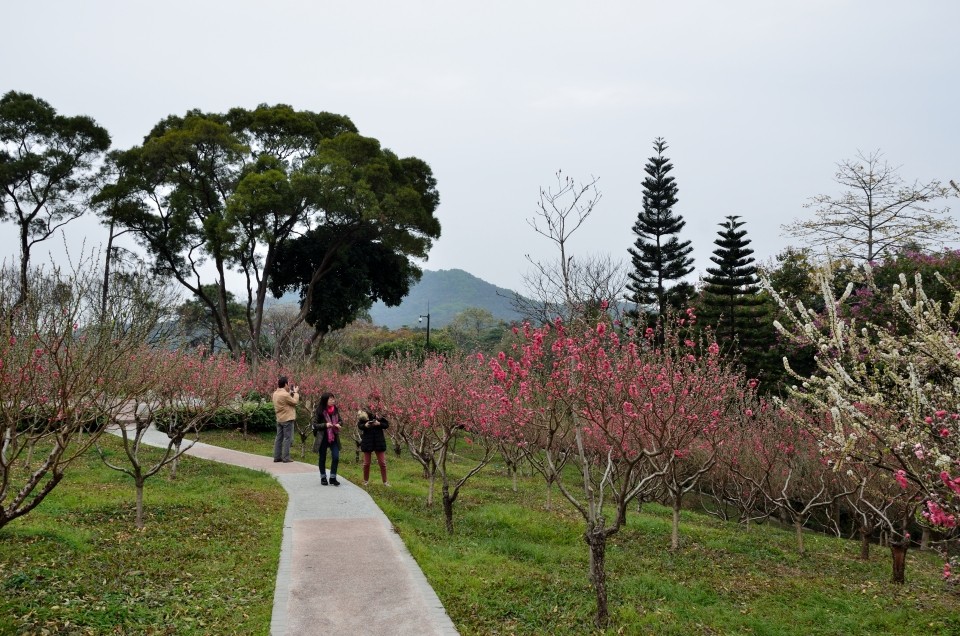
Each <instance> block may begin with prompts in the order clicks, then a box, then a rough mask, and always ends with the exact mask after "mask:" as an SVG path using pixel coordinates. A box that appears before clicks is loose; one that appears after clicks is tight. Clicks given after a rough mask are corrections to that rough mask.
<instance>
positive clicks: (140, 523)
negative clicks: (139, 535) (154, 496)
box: [136, 480, 143, 530]
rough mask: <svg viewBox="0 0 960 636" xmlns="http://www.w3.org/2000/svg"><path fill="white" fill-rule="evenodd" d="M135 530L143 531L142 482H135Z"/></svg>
mask: <svg viewBox="0 0 960 636" xmlns="http://www.w3.org/2000/svg"><path fill="white" fill-rule="evenodd" d="M136 523H137V530H143V480H137V522H136Z"/></svg>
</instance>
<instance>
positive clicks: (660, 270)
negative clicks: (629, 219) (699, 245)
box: [627, 137, 693, 316]
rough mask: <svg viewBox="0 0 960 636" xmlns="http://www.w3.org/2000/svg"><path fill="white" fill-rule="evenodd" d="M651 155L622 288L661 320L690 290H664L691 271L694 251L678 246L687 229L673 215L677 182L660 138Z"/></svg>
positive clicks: (684, 244)
mask: <svg viewBox="0 0 960 636" xmlns="http://www.w3.org/2000/svg"><path fill="white" fill-rule="evenodd" d="M653 149H654V150H655V151H656V153H657V154H656V156H653V157H650V158H649V159H648V160H647V164H646V165H645V166H644V168H643V169H644V172H646V173H647V177H646V178H645V179H644V180H643V209H642V210H641V211H640V212H639V214H638V215H637V220H636V222H635V223H634V224H633V233H634V234H635V235H636V236H637V239H636V241H635V242H634V244H633V247H631V248H630V249H629V250H628V252H629V253H630V258H631V262H632V264H633V271H632V272H630V273H629V274H628V277H629V279H630V283H629V284H628V285H627V289H628V290H629V291H630V292H632V295H631V296H630V298H629V299H630V300H631V301H632V302H634V303H636V305H637V306H638V310H637V311H638V312H639V307H640V306H641V305H643V306H650V305H652V306H653V309H654V310H655V311H656V312H657V315H659V316H664V315H666V313H667V307H670V306H672V307H674V308H676V309H682V308H683V307H682V306H683V305H684V304H685V302H686V300H687V298H689V295H690V293H691V292H692V287H691V286H690V285H689V284H684V283H678V284H677V285H674V286H673V287H672V288H668V287H667V283H668V282H669V281H677V280H680V279H681V278H683V277H684V276H686V275H688V274H690V273H691V272H692V271H693V258H691V257H690V256H689V254H690V252H692V251H693V248H692V247H691V246H690V241H683V242H681V241H680V240H679V239H678V238H677V236H676V235H677V234H679V233H680V230H682V229H683V226H684V225H686V221H684V220H683V217H682V216H680V215H679V214H674V212H673V206H674V205H676V204H677V190H678V188H677V184H676V181H675V180H674V178H673V177H672V176H671V175H670V171H671V170H673V164H671V163H670V160H669V159H667V158H666V157H664V156H663V152H664V151H665V150H666V149H667V143H666V141H664V140H663V139H662V138H661V137H657V139H655V140H654V142H653Z"/></svg>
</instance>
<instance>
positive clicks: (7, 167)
mask: <svg viewBox="0 0 960 636" xmlns="http://www.w3.org/2000/svg"><path fill="white" fill-rule="evenodd" d="M109 147H110V134H109V133H108V132H107V131H106V129H104V128H102V127H101V126H99V125H98V124H97V123H96V122H95V121H94V120H93V119H92V118H90V117H87V116H85V115H77V116H73V117H67V116H65V115H59V114H57V111H56V110H55V109H54V108H53V106H51V105H50V104H49V103H47V102H46V101H44V100H42V99H40V98H37V97H34V96H33V95H29V94H27V93H18V92H16V91H10V92H8V93H6V94H5V95H4V96H3V97H0V221H8V220H12V221H13V222H14V223H15V224H16V225H17V229H18V231H19V238H20V281H19V287H20V290H19V301H18V302H19V303H22V302H24V300H25V298H26V296H27V294H28V292H29V288H28V287H29V280H30V279H29V276H28V271H29V269H30V251H31V249H32V248H33V247H34V246H35V245H36V244H37V243H40V242H42V241H45V240H46V239H48V238H50V237H51V236H52V235H53V234H54V233H55V232H56V231H57V230H59V229H60V228H62V227H63V226H64V225H66V224H67V223H69V222H70V221H73V220H74V219H76V218H78V217H79V216H81V215H82V214H84V212H86V211H87V209H88V202H89V195H90V194H91V192H92V191H93V189H94V187H95V186H96V184H97V172H96V170H95V167H96V164H97V162H98V161H99V160H100V159H101V157H102V156H103V153H104V152H106V151H107V149H108V148H109Z"/></svg>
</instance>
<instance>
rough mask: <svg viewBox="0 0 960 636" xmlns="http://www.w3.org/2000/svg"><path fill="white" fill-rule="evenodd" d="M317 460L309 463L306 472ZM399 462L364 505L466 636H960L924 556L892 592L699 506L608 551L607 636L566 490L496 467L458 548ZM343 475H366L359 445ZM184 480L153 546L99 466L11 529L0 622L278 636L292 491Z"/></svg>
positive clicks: (161, 487) (872, 577) (460, 513)
mask: <svg viewBox="0 0 960 636" xmlns="http://www.w3.org/2000/svg"><path fill="white" fill-rule="evenodd" d="M203 441H204V442H207V443H212V444H219V445H223V446H227V447H230V448H235V449H237V450H245V451H247V452H253V453H256V454H260V455H266V456H269V455H270V454H271V453H272V448H273V434H272V433H264V434H261V435H257V436H249V437H247V438H243V437H242V436H241V435H239V434H238V433H235V432H229V431H209V432H205V433H204V435H203ZM294 457H295V458H299V457H298V451H297V450H295V451H294ZM315 457H316V455H314V454H312V453H310V452H309V450H308V452H307V454H306V456H305V457H304V461H309V462H312V461H314V459H315ZM388 462H389V471H390V482H391V483H392V484H393V488H390V489H385V488H381V487H379V486H377V487H371V488H370V493H371V495H372V496H373V497H374V498H375V499H376V501H377V503H378V504H379V505H380V506H381V507H382V508H383V510H384V512H386V514H387V516H388V517H389V518H390V519H391V521H392V522H393V524H394V526H395V528H396V530H397V532H398V533H399V534H400V536H401V537H402V538H403V540H404V542H405V543H406V545H407V547H408V548H409V550H410V552H411V553H412V554H413V556H414V557H415V558H416V560H417V562H418V563H419V564H420V567H421V568H422V569H423V571H424V573H425V574H426V576H427V578H428V580H429V581H430V583H431V584H432V585H433V587H434V589H435V590H436V591H437V594H438V596H439V597H440V599H441V600H442V601H443V604H444V606H445V607H446V609H447V611H448V613H449V614H450V616H451V618H452V619H453V621H454V624H455V625H456V627H457V629H458V630H459V631H460V633H461V634H463V636H471V635H506V634H518V635H519V634H600V633H605V634H684V635H685V636H687V635H689V634H711V635H720V634H731V635H732V634H769V635H774V634H776V635H781V634H783V635H792V634H796V635H800V634H804V635H806V634H838V635H839V634H843V635H847V634H851V635H856V634H863V635H867V634H871V635H873V634H905V635H906V634H917V633H924V634H931V635H934V634H942V635H948V634H951V635H952V634H957V633H960V596H957V595H956V594H952V593H949V592H947V591H946V590H945V589H944V585H943V583H942V581H941V580H940V568H941V564H940V562H939V560H938V559H937V557H936V555H933V554H929V553H921V552H919V551H916V550H913V551H911V552H910V553H909V554H908V564H907V585H904V586H897V585H893V584H891V583H889V579H890V563H889V552H888V551H887V550H884V549H880V548H877V547H874V549H873V555H872V559H871V560H869V561H866V562H864V561H860V560H858V559H857V556H858V554H859V544H857V543H856V542H853V541H844V540H838V539H835V538H832V537H825V536H821V535H816V534H809V535H808V536H807V537H806V546H807V549H808V553H809V555H808V556H805V557H802V556H800V555H798V554H797V552H796V546H795V542H794V535H793V532H792V530H791V529H779V528H776V527H773V526H753V527H751V528H749V529H747V528H741V527H739V526H736V525H733V524H727V523H723V522H721V521H719V520H716V519H713V518H710V517H705V516H703V515H700V514H697V513H694V512H690V511H685V512H684V513H683V517H682V525H681V547H680V549H679V550H677V551H676V552H670V551H669V550H668V549H667V547H668V546H669V542H670V541H669V537H670V511H669V510H667V509H666V508H662V507H660V506H656V505H652V504H645V505H644V507H643V511H642V512H636V511H635V509H634V511H633V512H631V514H630V517H629V520H628V525H627V527H626V528H624V529H623V530H621V532H620V533H619V534H617V535H615V536H614V537H613V538H612V539H611V541H610V544H609V548H608V554H607V573H608V581H607V582H608V586H609V600H610V613H611V624H610V626H609V627H608V628H607V629H606V630H602V631H600V630H596V629H595V628H594V627H593V625H592V618H593V613H594V610H595V600H594V594H593V591H592V588H591V587H590V584H589V582H588V580H587V559H588V555H587V549H586V545H585V544H584V543H583V540H582V538H581V534H582V532H583V522H582V520H581V519H580V517H579V516H578V515H577V514H576V513H574V512H572V509H571V508H570V507H569V506H568V505H567V504H566V502H565V501H564V500H562V499H561V498H560V495H559V493H556V492H555V493H554V495H553V501H554V505H553V509H547V507H546V489H545V486H544V485H543V484H542V482H541V481H540V480H539V479H538V478H536V477H525V478H522V479H521V480H520V488H519V492H516V493H514V492H513V491H512V490H511V486H510V480H509V478H508V477H507V475H506V474H505V473H504V471H503V469H502V466H497V465H491V466H488V467H487V468H486V469H485V470H484V471H483V472H481V473H480V474H479V475H477V476H475V477H474V478H473V479H472V480H471V481H470V482H468V483H467V485H466V486H465V487H464V489H463V491H462V492H461V496H460V499H459V500H458V501H457V502H456V504H455V508H454V526H455V534H454V535H453V536H452V537H451V536H448V535H447V533H446V531H445V529H444V522H443V514H442V510H441V508H440V506H439V503H437V504H435V505H434V506H433V507H427V506H426V503H425V501H426V493H427V482H426V480H424V479H423V477H422V476H421V469H420V466H419V465H418V464H416V463H415V462H414V461H413V460H412V459H409V458H406V457H403V458H397V457H396V456H395V455H393V454H392V453H390V454H389V458H388ZM95 463H96V462H93V461H91V464H95ZM341 464H342V466H343V467H342V468H341V470H340V472H341V474H342V475H343V476H344V477H346V478H347V479H350V480H352V481H354V482H355V483H356V482H358V481H359V475H360V467H359V466H358V465H357V464H356V462H355V459H354V453H353V444H352V442H350V441H349V440H347V441H345V442H344V452H343V454H342V457H341ZM462 466H463V469H466V468H467V464H466V462H464V463H463V465H462ZM452 468H453V470H454V471H456V470H457V469H458V468H459V466H457V465H454V466H453V467H452ZM181 471H182V472H181V476H180V477H178V480H177V482H175V483H170V482H167V481H166V479H165V478H161V479H159V480H155V481H154V482H151V483H148V486H147V503H146V505H147V514H148V526H147V529H146V531H145V532H143V533H136V532H134V531H133V491H132V486H131V485H130V484H129V483H127V482H126V481H123V480H122V479H121V478H120V477H118V476H116V475H115V474H114V473H104V472H103V471H101V470H99V469H97V468H96V466H95V465H91V466H88V467H87V470H86V471H84V472H85V473H87V472H88V473H89V475H87V474H84V475H82V476H81V478H80V480H79V481H80V483H79V484H78V483H77V481H78V480H77V479H74V480H73V481H74V483H73V484H72V485H70V486H69V488H68V489H67V490H65V491H64V492H63V493H60V492H59V491H60V490H61V489H64V488H67V485H61V486H59V487H58V488H57V489H56V490H55V491H54V495H51V498H52V497H54V496H56V497H57V499H56V500H53V501H48V502H44V504H43V505H42V506H41V509H38V510H37V511H35V512H33V513H31V514H30V515H28V516H27V517H26V518H24V519H22V520H20V521H18V522H14V524H11V525H10V526H8V527H7V528H6V529H4V530H2V531H0V587H2V588H3V590H2V592H3V594H2V596H0V617H3V616H9V617H13V618H10V619H5V618H0V632H2V633H15V632H16V630H21V633H31V631H32V632H35V633H39V632H40V630H41V628H43V627H44V626H48V625H49V626H50V627H48V629H49V631H50V632H51V633H56V632H57V631H58V629H59V631H60V632H61V633H69V628H67V627H65V624H66V623H65V621H66V620H69V621H70V626H71V627H72V626H74V625H79V626H80V627H77V628H76V630H75V632H74V633H79V634H82V633H107V632H110V631H111V630H110V629H108V628H107V627H108V626H111V625H113V624H119V625H121V626H122V629H123V633H156V634H163V633H177V634H180V633H197V634H200V633H216V634H231V633H244V634H246V633H249V634H257V633H266V631H267V628H268V624H269V613H270V600H271V598H272V593H273V590H272V583H270V584H266V585H265V584H264V580H265V579H264V575H265V573H267V572H270V573H271V574H272V572H274V571H275V570H276V556H277V549H278V545H279V533H280V526H281V523H282V508H283V505H284V503H285V498H284V497H283V494H282V491H280V490H279V486H278V485H276V484H275V482H273V480H271V479H270V478H269V477H266V476H264V475H259V474H257V473H252V472H249V471H242V470H238V469H231V468H228V467H225V466H220V465H216V464H210V463H207V462H200V461H196V460H188V461H186V462H184V463H183V464H182V465H181ZM76 472H80V471H76ZM68 475H69V474H68ZM68 479H69V477H68ZM195 482H196V483H195ZM211 484H216V486H213V485H211ZM232 501H240V502H243V503H244V505H243V506H237V507H236V509H231V507H230V506H229V505H226V504H228V503H229V502H232ZM48 504H49V505H48ZM221 505H222V507H220V506H221ZM35 515H36V517H35ZM251 519H253V520H257V522H254V523H250V520H251ZM171 554H175V555H178V558H176V559H171V558H169V557H170V555H171ZM241 555H242V557H243V558H238V557H239V556H241ZM251 561H253V562H254V563H250V562H251ZM343 565H344V567H348V566H349V564H343ZM210 570H212V572H211V573H210V574H207V572H208V571H210ZM266 580H267V581H271V582H272V578H271V577H267V578H266ZM11 597H12V599H11ZM54 605H56V606H57V609H54V608H53V606H54ZM188 619H191V621H192V622H187V621H188ZM4 621H6V622H4ZM199 621H203V622H204V624H203V625H200V624H199ZM154 625H155V626H156V627H150V628H148V627H147V626H154ZM24 626H27V627H24Z"/></svg>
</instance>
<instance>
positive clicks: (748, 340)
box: [697, 216, 774, 377]
mask: <svg viewBox="0 0 960 636" xmlns="http://www.w3.org/2000/svg"><path fill="white" fill-rule="evenodd" d="M739 218H740V217H739V216H728V217H727V220H726V221H725V222H724V223H720V227H721V228H723V229H722V230H721V231H720V232H719V234H720V238H718V239H717V240H716V241H714V244H715V245H716V246H717V248H716V249H715V250H714V251H713V256H711V257H710V260H711V261H713V262H714V263H715V264H716V267H708V268H707V274H708V275H707V276H706V277H705V278H704V283H705V285H704V288H703V296H702V307H701V309H700V313H699V315H698V316H697V318H698V319H699V321H700V322H701V323H705V324H707V325H710V326H712V327H713V328H714V333H715V336H716V338H717V340H718V341H719V342H726V343H729V346H731V347H732V346H737V348H738V349H739V352H740V361H741V362H742V363H743V365H744V366H745V367H746V369H747V375H748V376H750V377H758V376H759V372H760V369H761V368H762V367H763V360H764V358H766V357H768V351H769V349H770V345H771V344H772V342H773V339H774V330H773V324H772V323H771V322H770V321H769V320H766V319H765V318H766V307H765V306H764V300H763V298H762V297H761V296H760V295H759V294H758V292H759V291H760V284H759V283H760V279H759V278H758V277H757V268H756V266H755V265H754V264H753V262H754V261H753V256H751V254H753V250H752V249H751V248H749V247H748V245H750V239H748V238H745V237H746V235H747V231H746V230H743V229H741V228H742V227H743V225H744V222H743V221H739V220H738V219H739Z"/></svg>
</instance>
